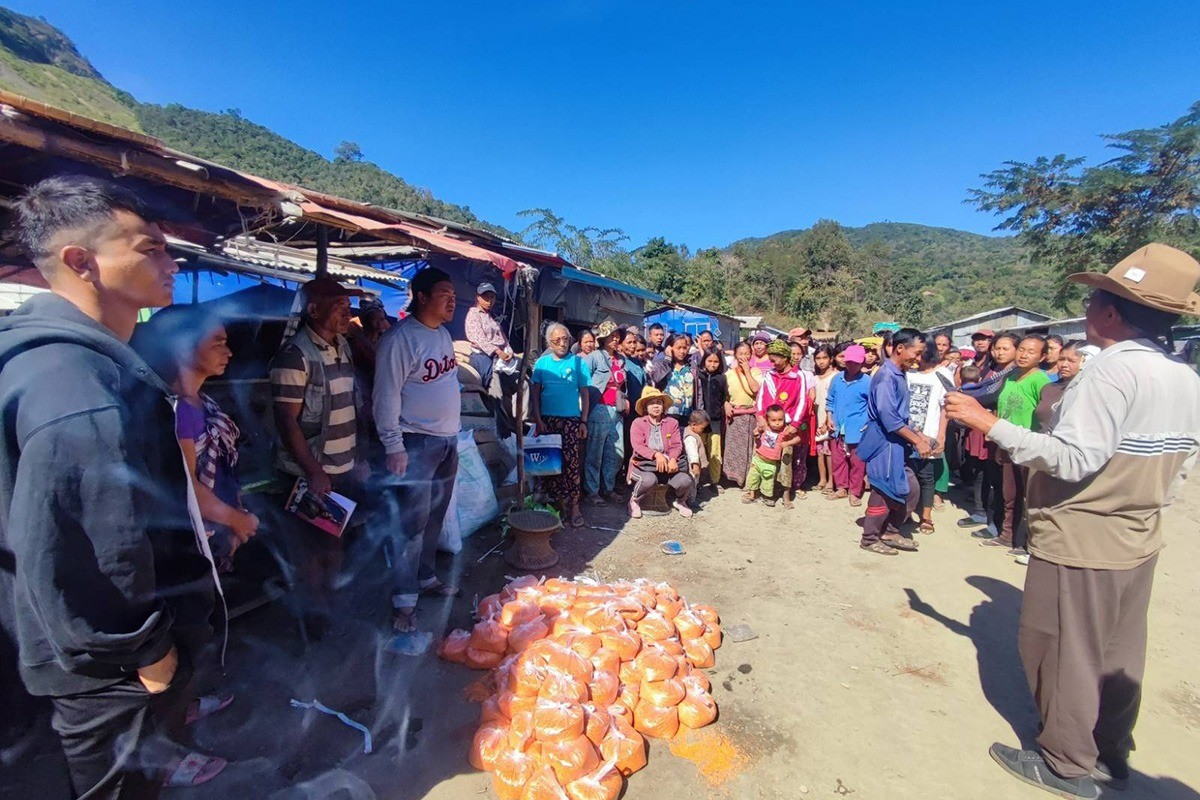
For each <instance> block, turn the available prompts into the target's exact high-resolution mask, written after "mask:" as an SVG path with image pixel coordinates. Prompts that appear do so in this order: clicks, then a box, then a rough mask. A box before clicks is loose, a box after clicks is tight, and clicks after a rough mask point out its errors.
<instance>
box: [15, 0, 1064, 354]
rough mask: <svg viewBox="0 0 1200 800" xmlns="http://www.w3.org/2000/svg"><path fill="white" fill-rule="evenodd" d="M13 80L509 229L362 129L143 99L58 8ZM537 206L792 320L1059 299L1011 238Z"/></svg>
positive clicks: (35, 29)
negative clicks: (690, 240) (332, 136)
mask: <svg viewBox="0 0 1200 800" xmlns="http://www.w3.org/2000/svg"><path fill="white" fill-rule="evenodd" d="M0 88H2V89H7V90H10V91H14V92H17V93H18V94H23V95H26V96H29V97H33V98H35V99H38V100H42V101H44V102H47V103H50V104H52V105H55V106H59V107H61V108H65V109H68V110H71V111H75V112H78V113H81V114H84V115H87V116H91V117H94V118H97V119H101V120H104V121H106V122H110V123H113V124H117V125H121V126H123V127H126V128H130V129H133V130H140V131H143V132H145V133H148V134H150V135H151V136H155V137H158V138H159V139H162V140H163V141H164V142H166V143H167V144H168V145H169V146H171V147H174V148H177V149H179V150H182V151H185V152H188V153H192V154H195V155H197V156H200V157H202V158H208V159H212V160H214V161H219V162H222V163H225V164H228V165H230V166H233V167H236V168H239V169H244V170H246V171H249V172H254V173H256V174H260V175H263V176H266V177H269V178H274V179H277V180H281V181H286V182H289V183H297V184H301V185H303V186H308V187H310V188H313V189H316V190H319V191H323V192H328V193H331V194H336V195H341V196H343V197H349V198H352V199H355V200H360V201H363V202H369V203H373V204H376V205H381V206H385V207H390V208H398V209H403V210H406V211H413V212H418V213H423V214H429V215H431V216H437V217H442V218H445V219H450V220H454V221H457V222H462V223H466V224H472V225H479V226H482V227H487V228H490V229H492V230H495V231H498V232H504V231H503V229H501V228H498V227H496V226H492V225H490V224H488V223H487V222H484V221H483V220H480V219H479V218H478V217H476V216H475V215H474V214H473V213H472V212H471V210H470V209H469V208H468V207H466V206H460V205H454V204H451V203H447V202H444V201H442V200H439V199H438V198H436V197H435V196H434V195H433V194H432V193H431V192H430V191H428V190H426V189H421V188H417V187H414V186H412V185H410V184H409V183H407V182H405V181H404V180H403V179H401V178H399V177H397V176H395V175H392V174H390V173H388V172H387V171H385V170H384V169H382V168H380V167H379V166H377V165H375V164H372V163H370V162H368V161H366V160H365V159H364V158H363V156H362V153H361V152H360V151H359V150H358V147H357V146H356V145H354V144H353V143H351V142H342V143H341V144H339V145H338V146H337V147H336V148H335V150H334V157H333V158H326V157H325V156H322V155H321V154H319V153H316V152H314V151H312V150H308V149H306V148H304V147H301V146H300V145H298V144H296V143H295V142H292V141H290V140H288V139H286V138H285V137H283V136H280V135H279V134H277V133H275V132H273V131H271V130H269V129H268V128H265V127H263V126H261V125H257V124H255V123H253V122H251V121H249V120H248V119H246V118H244V117H243V116H242V114H241V113H240V112H238V111H236V110H228V111H224V112H221V113H213V112H208V111H199V110H196V109H191V108H186V107H184V106H181V105H176V104H171V105H165V106H159V105H152V104H146V103H139V102H138V101H137V100H135V99H134V98H133V97H132V96H130V95H129V94H127V93H125V92H123V91H121V90H119V89H117V88H115V87H113V86H111V85H110V84H109V83H108V82H107V81H105V79H104V78H103V76H102V75H101V74H100V73H99V72H98V71H97V70H96V69H95V67H93V66H92V64H91V63H90V62H88V60H87V59H86V58H85V57H84V56H83V55H82V54H81V53H79V51H78V50H77V48H76V47H75V45H74V44H73V43H72V42H71V41H70V39H68V38H67V37H66V36H65V35H63V34H62V33H61V32H60V31H58V30H57V29H56V28H54V27H53V26H52V25H50V24H49V23H47V22H46V21H45V20H40V19H34V18H32V17H26V16H22V15H20V14H16V13H13V12H11V11H8V10H6V9H3V8H0ZM331 145H332V143H331ZM527 215H528V216H531V217H536V218H538V219H537V220H536V221H535V222H534V223H533V224H532V225H530V227H529V228H527V229H526V230H525V231H524V232H523V234H522V235H523V237H524V238H525V240H526V241H528V242H529V243H531V244H537V245H541V246H545V247H548V248H550V249H554V250H557V251H559V252H562V253H563V254H564V255H565V256H567V257H568V258H571V259H572V260H573V261H575V263H577V264H579V265H580V266H584V267H590V268H593V269H597V270H599V271H601V272H604V273H606V274H609V275H611V276H613V277H616V278H620V279H622V280H626V281H628V282H630V283H633V284H636V285H639V286H643V287H646V288H649V289H653V290H655V291H658V292H660V293H662V294H664V295H665V296H667V297H669V298H672V299H677V300H683V301H689V302H693V303H696V304H699V305H703V306H706V307H710V308H715V309H719V310H722V311H726V312H730V313H739V314H765V315H766V316H767V318H768V319H769V320H770V321H772V322H774V323H776V324H779V325H788V324H790V323H792V322H794V321H803V322H805V323H806V324H809V325H813V326H818V325H819V326H822V327H833V328H836V329H839V330H841V331H842V332H844V333H859V332H862V331H865V330H869V328H870V324H871V323H872V322H875V321H878V320H883V319H897V320H901V321H904V322H907V323H911V324H922V325H927V324H932V323H934V322H938V321H943V320H947V319H953V318H955V317H960V316H966V315H968V314H971V313H974V312H977V311H979V310H982V309H987V308H992V307H995V306H1001V305H1006V304H1009V303H1013V304H1018V305H1023V306H1026V307H1028V308H1032V309H1036V310H1041V311H1047V312H1049V311H1050V310H1051V309H1050V308H1049V307H1048V306H1049V302H1050V298H1051V296H1052V295H1053V288H1054V287H1053V285H1052V284H1053V279H1052V277H1051V276H1050V274H1049V273H1047V272H1046V271H1044V270H1041V271H1035V270H1033V269H1032V268H1031V267H1030V265H1029V262H1028V260H1027V259H1026V258H1025V256H1024V254H1023V253H1024V251H1023V248H1022V247H1021V245H1019V244H1018V243H1017V240H1015V239H1012V238H992V237H987V236H979V235H976V234H971V233H966V232H963V231H956V230H950V229H946V228H931V227H926V226H923V225H913V224H900V223H878V224H874V225H868V226H866V227H863V228H843V227H841V226H840V225H838V224H837V223H836V222H832V221H829V220H823V221H821V222H819V223H818V224H817V225H815V226H814V227H813V228H811V229H809V230H805V231H786V232H783V233H779V234H775V235H773V236H769V237H766V238H763V239H746V240H743V241H739V242H736V243H734V244H732V245H730V246H728V247H725V248H720V249H712V250H702V251H700V252H697V253H692V252H690V251H689V250H688V249H687V248H686V247H685V246H681V245H674V244H671V243H669V242H667V241H666V240H665V239H663V238H661V237H656V238H652V239H651V240H650V241H648V242H646V243H645V244H644V245H642V246H640V247H637V248H633V249H631V248H629V247H627V246H626V245H627V243H628V240H627V237H625V236H624V234H623V233H622V232H621V231H620V230H619V229H610V230H598V229H595V228H588V227H584V228H576V227H574V226H571V225H569V224H567V223H566V222H565V221H564V220H562V219H561V218H559V217H557V216H555V215H554V214H553V212H551V211H549V210H548V209H535V210H531V211H529V212H527Z"/></svg>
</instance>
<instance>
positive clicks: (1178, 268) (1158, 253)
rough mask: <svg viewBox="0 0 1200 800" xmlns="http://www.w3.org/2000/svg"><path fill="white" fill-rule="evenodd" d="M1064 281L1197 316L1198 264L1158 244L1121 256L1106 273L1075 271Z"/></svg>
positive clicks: (1199, 276) (1192, 259) (1178, 312)
mask: <svg viewBox="0 0 1200 800" xmlns="http://www.w3.org/2000/svg"><path fill="white" fill-rule="evenodd" d="M1068 280H1070V281H1072V282H1073V283H1082V284H1083V285H1085V286H1091V287H1093V288H1096V289H1102V290H1104V291H1106V292H1109V293H1111V294H1114V295H1116V296H1117V297H1123V298H1125V299H1126V300H1129V301H1130V302H1133V303H1137V304H1138V305H1142V306H1148V307H1150V308H1156V309H1158V310H1159V311H1166V312H1167V313H1169V314H1200V295H1198V294H1196V292H1195V291H1194V290H1195V288H1196V282H1197V281H1200V262H1197V261H1196V259H1194V258H1192V257H1191V256H1190V255H1188V254H1187V253H1185V252H1183V251H1182V250H1176V249H1175V248H1174V247H1169V246H1168V245H1165V244H1159V243H1158V242H1154V243H1152V244H1148V245H1146V246H1145V247H1143V248H1141V249H1140V250H1138V251H1137V252H1135V253H1133V254H1132V255H1129V256H1127V257H1125V258H1124V259H1122V260H1121V261H1120V263H1118V264H1117V265H1116V266H1115V267H1113V268H1112V269H1111V270H1109V271H1108V272H1107V273H1101V272H1076V273H1075V274H1073V275H1069V276H1068Z"/></svg>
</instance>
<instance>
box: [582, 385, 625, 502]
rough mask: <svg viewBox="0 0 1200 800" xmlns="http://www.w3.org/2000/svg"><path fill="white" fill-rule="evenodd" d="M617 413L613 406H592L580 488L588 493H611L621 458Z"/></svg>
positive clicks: (622, 449) (621, 431)
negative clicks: (581, 486) (585, 459)
mask: <svg viewBox="0 0 1200 800" xmlns="http://www.w3.org/2000/svg"><path fill="white" fill-rule="evenodd" d="M623 434H624V426H623V425H622V422H621V415H620V414H618V413H617V409H616V408H615V407H614V406H606V405H597V406H592V409H591V411H589V412H588V422H587V461H586V463H585V466H584V476H583V488H584V490H585V491H586V492H587V493H588V494H599V493H600V492H605V493H607V492H611V491H612V490H613V485H614V484H615V482H616V479H617V470H619V469H620V468H621V462H622V461H624V460H625V437H624V435H623Z"/></svg>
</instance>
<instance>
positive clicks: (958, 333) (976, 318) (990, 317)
mask: <svg viewBox="0 0 1200 800" xmlns="http://www.w3.org/2000/svg"><path fill="white" fill-rule="evenodd" d="M1049 319H1050V317H1049V315H1047V314H1039V313H1038V312H1036V311H1030V310H1029V309H1026V308H1019V307H1017V306H1005V307H1003V308H993V309H992V310H991V311H983V312H980V313H978V314H972V315H971V316H969V317H963V318H962V319H956V320H954V321H953V322H943V323H942V324H940V325H933V326H930V328H929V332H930V333H940V332H942V331H945V332H947V333H949V334H950V340H951V341H952V342H953V343H954V346H955V347H970V346H971V334H972V333H974V332H975V331H977V330H981V329H987V330H991V331H995V332H996V333H1000V332H1001V331H1007V330H1011V329H1013V328H1024V327H1027V326H1031V325H1037V324H1039V323H1045V322H1047V321H1049Z"/></svg>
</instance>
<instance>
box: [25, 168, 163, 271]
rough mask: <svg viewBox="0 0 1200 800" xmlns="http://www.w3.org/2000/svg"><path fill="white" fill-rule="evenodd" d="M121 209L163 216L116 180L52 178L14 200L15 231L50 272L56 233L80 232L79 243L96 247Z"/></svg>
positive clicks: (31, 256) (29, 253) (31, 257)
mask: <svg viewBox="0 0 1200 800" xmlns="http://www.w3.org/2000/svg"><path fill="white" fill-rule="evenodd" d="M118 210H120V211H128V212H130V213H131V214H136V215H137V216H139V217H141V218H142V219H144V220H147V221H155V220H157V219H158V215H156V214H154V213H153V212H152V211H151V210H150V207H149V206H148V205H146V204H145V203H143V202H142V200H141V199H140V198H138V196H137V195H135V194H134V193H133V192H131V191H130V190H128V189H126V188H125V187H124V186H120V185H118V184H116V183H113V182H112V181H105V180H100V179H99V178H91V177H87V176H85V175H62V176H59V177H54V178H47V179H46V180H44V181H41V182H39V183H37V184H35V185H33V186H32V187H30V189H29V191H27V192H26V193H25V194H24V195H22V196H21V197H20V199H18V200H17V201H16V203H15V204H14V207H13V212H14V217H15V224H14V230H13V232H14V234H15V235H16V240H17V244H18V245H20V247H21V249H22V250H23V251H24V252H25V254H26V256H27V257H28V258H29V260H30V261H32V262H33V264H34V265H35V266H36V267H37V268H38V270H39V271H40V272H41V273H42V275H43V276H44V277H49V276H50V275H51V274H52V273H53V272H54V270H55V268H56V266H57V260H56V259H57V254H56V253H55V252H54V239H55V237H57V236H58V235H59V234H61V233H64V232H67V231H78V232H79V239H78V240H76V242H75V244H79V245H81V246H91V245H92V243H93V241H94V237H95V236H96V235H98V234H99V232H100V230H101V229H102V228H103V227H104V226H105V225H106V224H108V223H109V222H111V221H112V218H113V214H114V213H115V212H117V211H118Z"/></svg>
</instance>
